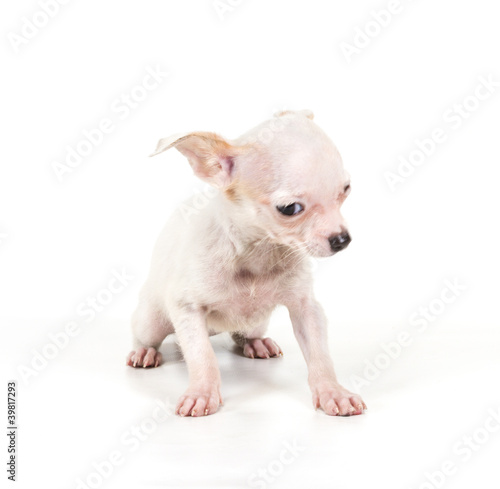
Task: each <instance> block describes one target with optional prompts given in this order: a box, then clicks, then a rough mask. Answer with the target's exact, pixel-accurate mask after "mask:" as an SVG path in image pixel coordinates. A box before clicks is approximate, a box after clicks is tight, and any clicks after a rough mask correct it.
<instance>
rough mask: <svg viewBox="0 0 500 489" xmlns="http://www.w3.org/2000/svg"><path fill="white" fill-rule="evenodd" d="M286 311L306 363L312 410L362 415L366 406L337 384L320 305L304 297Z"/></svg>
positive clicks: (358, 398)
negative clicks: (311, 396)
mask: <svg viewBox="0 0 500 489" xmlns="http://www.w3.org/2000/svg"><path fill="white" fill-rule="evenodd" d="M288 311H289V313H290V319H291V321H292V326H293V331H294V333H295V336H296V338H297V341H298V342H299V345H300V348H301V350H302V353H303V355H304V358H305V360H306V363H307V368H308V372H309V386H310V387H311V391H312V395H313V404H314V407H315V408H318V407H321V409H323V411H325V413H326V414H329V415H331V416H336V415H341V416H350V415H353V414H362V413H363V409H366V405H365V403H364V402H363V400H362V399H361V397H359V396H358V395H356V394H353V393H351V392H349V391H348V390H347V389H345V388H344V387H342V386H341V385H340V384H339V383H338V381H337V377H336V375H335V370H334V368H333V362H332V359H331V357H330V353H329V351H328V342H327V321H326V317H325V314H324V312H323V309H322V307H321V305H320V304H319V303H318V302H317V301H316V300H315V299H314V298H312V297H309V296H307V297H304V298H302V300H299V301H296V302H295V303H293V304H291V305H289V306H288Z"/></svg>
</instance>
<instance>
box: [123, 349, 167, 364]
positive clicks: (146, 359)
mask: <svg viewBox="0 0 500 489" xmlns="http://www.w3.org/2000/svg"><path fill="white" fill-rule="evenodd" d="M161 359H162V358H161V353H160V352H159V351H156V350H155V349H154V348H148V349H147V350H146V348H138V349H137V350H136V351H131V352H130V353H129V354H128V356H127V365H129V366H130V367H144V368H146V367H158V365H161Z"/></svg>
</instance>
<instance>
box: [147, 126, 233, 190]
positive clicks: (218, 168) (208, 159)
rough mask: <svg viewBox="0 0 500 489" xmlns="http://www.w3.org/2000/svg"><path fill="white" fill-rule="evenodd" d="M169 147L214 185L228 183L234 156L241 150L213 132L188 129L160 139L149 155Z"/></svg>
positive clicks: (203, 178)
mask: <svg viewBox="0 0 500 489" xmlns="http://www.w3.org/2000/svg"><path fill="white" fill-rule="evenodd" d="M172 147H174V148H175V149H177V150H178V151H180V152H181V153H182V154H183V155H184V156H185V157H186V158H187V159H188V161H189V164H190V165H191V167H192V168H193V171H194V173H195V175H196V176H197V177H199V178H201V179H202V180H204V181H206V182H208V183H210V184H211V185H214V186H215V187H218V188H223V187H226V186H227V185H229V184H230V183H231V180H232V173H233V166H234V158H235V157H236V156H237V155H238V154H239V153H240V152H241V148H238V147H236V146H232V145H231V144H229V143H228V142H227V141H226V140H225V139H224V138H222V137H221V136H219V135H217V134H215V133H212V132H191V133H185V134H175V135H173V136H170V137H167V138H163V139H160V140H159V141H158V145H157V146H156V150H155V152H154V153H153V154H151V155H150V156H155V155H157V154H160V153H163V151H166V150H167V149H170V148H172Z"/></svg>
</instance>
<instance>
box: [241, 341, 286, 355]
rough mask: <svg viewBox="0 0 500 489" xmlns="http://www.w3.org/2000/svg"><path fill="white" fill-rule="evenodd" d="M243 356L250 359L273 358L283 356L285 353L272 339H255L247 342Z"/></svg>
mask: <svg viewBox="0 0 500 489" xmlns="http://www.w3.org/2000/svg"><path fill="white" fill-rule="evenodd" d="M243 355H245V356H246V357H248V358H271V357H279V356H283V352H282V351H281V348H280V347H279V346H278V345H277V344H276V343H275V342H274V341H273V340H272V339H271V338H263V339H260V338H253V339H247V340H246V343H245V345H244V346H243Z"/></svg>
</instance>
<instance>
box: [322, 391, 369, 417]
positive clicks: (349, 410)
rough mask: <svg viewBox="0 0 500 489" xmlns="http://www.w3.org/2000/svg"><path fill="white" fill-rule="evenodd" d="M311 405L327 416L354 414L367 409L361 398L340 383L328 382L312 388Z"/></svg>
mask: <svg viewBox="0 0 500 489" xmlns="http://www.w3.org/2000/svg"><path fill="white" fill-rule="evenodd" d="M313 405H314V407H315V408H316V409H317V408H321V409H323V411H324V412H325V413H326V414H328V415H329V416H354V415H357V414H363V412H364V410H365V409H367V407H366V404H365V403H364V401H363V399H361V397H360V396H359V395H357V394H353V393H352V392H349V391H348V390H347V389H344V387H342V386H341V385H340V384H337V383H330V384H326V385H321V386H319V387H317V388H315V389H313Z"/></svg>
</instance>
